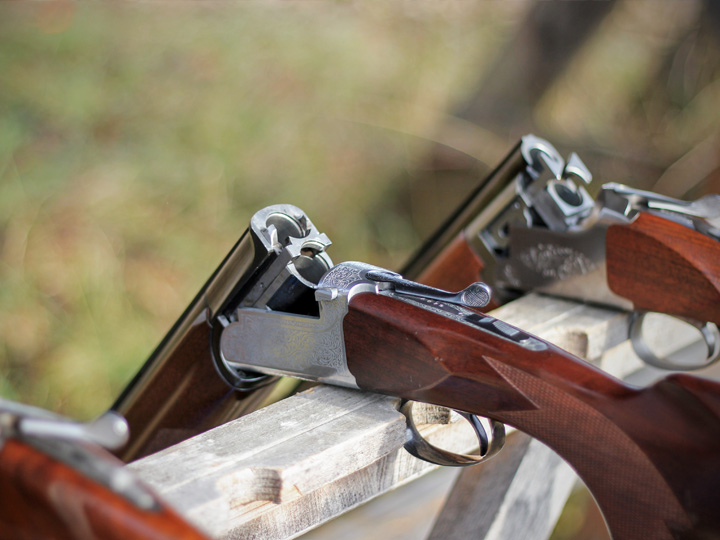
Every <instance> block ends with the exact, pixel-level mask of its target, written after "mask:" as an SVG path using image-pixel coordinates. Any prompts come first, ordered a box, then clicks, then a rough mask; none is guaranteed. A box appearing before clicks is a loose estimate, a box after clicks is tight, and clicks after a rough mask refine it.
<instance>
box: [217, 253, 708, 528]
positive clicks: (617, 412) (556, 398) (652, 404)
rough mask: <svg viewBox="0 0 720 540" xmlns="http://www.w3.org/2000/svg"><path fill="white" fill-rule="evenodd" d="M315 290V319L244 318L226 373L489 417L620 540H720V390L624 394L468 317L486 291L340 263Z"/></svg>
mask: <svg viewBox="0 0 720 540" xmlns="http://www.w3.org/2000/svg"><path fill="white" fill-rule="evenodd" d="M313 293H314V296H315V299H316V302H317V305H318V314H317V315H308V314H296V313H289V312H283V311H278V310H269V309H258V308H252V307H241V308H239V309H237V310H236V311H235V313H233V314H232V315H231V316H229V317H228V319H227V320H226V321H225V326H224V328H223V329H222V330H221V332H220V336H219V338H220V339H219V343H220V353H221V360H222V362H223V363H224V365H225V368H226V369H227V370H228V371H232V370H236V369H237V370H241V371H244V370H254V371H259V372H263V373H266V374H269V375H288V376H293V377H299V378H303V379H308V380H313V381H319V382H324V383H329V384H338V385H342V386H347V387H353V388H360V389H362V390H368V391H372V392H379V393H383V394H388V395H393V396H399V397H401V398H404V399H408V400H416V401H423V402H428V403H433V404H437V405H442V406H446V407H451V408H454V409H457V410H459V411H464V412H467V413H471V414H475V415H481V416H485V417H489V418H492V419H494V420H496V421H499V422H503V423H506V424H509V425H512V426H514V427H516V428H518V429H520V430H521V431H524V432H526V433H528V434H530V435H532V436H533V437H535V438H537V439H538V440H540V441H542V442H544V443H545V444H547V445H548V446H550V447H551V448H552V449H554V450H555V451H556V452H557V453H558V454H559V455H560V456H561V457H563V458H564V459H565V460H566V461H567V462H568V463H569V464H570V465H571V466H572V467H573V468H574V469H575V470H576V471H577V472H578V474H579V475H580V477H581V478H582V479H583V480H584V481H585V483H586V485H587V486H588V488H589V490H590V491H591V493H592V494H593V496H594V497H595V499H596V500H597V502H598V505H599V507H600V509H601V510H602V512H603V515H604V516H605V519H606V521H607V524H608V527H609V529H610V532H611V534H612V536H613V538H614V539H615V540H640V539H647V538H653V539H668V540H669V539H678V538H685V539H690V538H695V539H701V538H716V537H718V536H720V499H718V496H717V492H716V488H717V485H718V483H719V482H720V384H718V383H715V382H711V381H708V380H704V379H701V378H697V377H693V376H690V375H686V374H676V375H671V376H669V377H667V378H665V379H664V380H662V381H660V382H658V383H656V384H655V385H653V386H651V387H648V388H637V387H633V386H630V385H628V384H625V383H623V382H621V381H619V380H617V379H615V378H613V377H611V376H610V375H608V374H607V373H605V372H603V371H602V370H599V369H597V368H595V367H593V366H592V365H590V364H589V363H587V362H586V361H584V360H581V359H579V358H576V357H574V356H572V355H571V354H569V353H567V352H565V351H563V350H561V349H559V348H557V347H555V346H553V345H551V344H550V343H547V342H545V341H543V340H541V339H539V338H537V337H534V336H532V335H530V334H527V333H526V332H524V331H522V330H520V329H518V328H515V327H513V326H510V325H509V324H507V323H504V322H503V321H500V320H497V319H494V318H493V317H490V316H486V315H484V314H481V313H478V312H477V311H476V310H474V309H470V307H476V306H478V305H479V304H482V303H483V301H487V300H489V295H488V292H487V289H485V288H483V287H480V286H475V287H471V288H470V289H466V290H465V291H463V293H461V294H451V293H445V292H443V291H437V290H434V289H431V288H427V287H423V286H420V285H418V284H416V283H412V282H407V281H405V280H403V279H402V278H401V277H400V276H398V275H397V274H394V273H392V272H389V271H387V270H383V269H380V268H377V267H373V266H370V265H366V264H363V263H342V264H339V265H337V266H335V267H333V268H332V269H331V270H329V271H328V272H327V273H326V274H325V275H324V276H323V277H322V278H321V279H320V281H319V283H318V285H317V286H314V287H313ZM488 466H492V465H491V464H490V465H488Z"/></svg>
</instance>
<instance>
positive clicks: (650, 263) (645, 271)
mask: <svg viewBox="0 0 720 540" xmlns="http://www.w3.org/2000/svg"><path fill="white" fill-rule="evenodd" d="M606 238H607V243H606V254H607V275H608V285H609V287H610V289H612V291H613V292H615V293H616V294H619V295H620V296H623V297H625V298H628V299H629V300H631V301H632V302H633V304H634V306H635V309H638V310H642V311H656V312H660V313H668V314H671V315H678V316H681V317H688V318H691V319H695V320H698V321H703V322H704V321H712V322H714V323H716V324H720V265H719V264H718V261H719V260H720V242H717V241H715V240H712V239H711V238H709V237H707V236H705V235H703V234H701V233H699V232H696V231H693V230H691V229H688V228H687V227H683V226H682V225H679V224H677V223H674V222H672V221H669V220H667V219H663V218H661V217H658V216H654V215H652V214H640V215H639V216H638V217H637V219H636V220H635V221H634V222H633V223H631V224H630V225H613V226H611V227H610V228H609V229H608V232H607V237H606Z"/></svg>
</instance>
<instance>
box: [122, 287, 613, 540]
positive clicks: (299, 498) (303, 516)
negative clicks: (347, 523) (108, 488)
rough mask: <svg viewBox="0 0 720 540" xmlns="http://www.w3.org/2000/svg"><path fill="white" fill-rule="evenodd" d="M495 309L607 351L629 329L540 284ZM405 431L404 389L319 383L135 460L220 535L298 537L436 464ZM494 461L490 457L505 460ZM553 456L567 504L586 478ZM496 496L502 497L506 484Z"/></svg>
mask: <svg viewBox="0 0 720 540" xmlns="http://www.w3.org/2000/svg"><path fill="white" fill-rule="evenodd" d="M493 314H494V315H495V316H498V317H500V318H502V319H504V320H506V321H507V322H509V323H511V324H515V325H517V326H521V327H523V328H525V329H527V330H530V331H531V332H533V333H535V334H537V335H540V336H541V337H544V338H546V339H549V340H551V341H554V342H555V343H557V344H559V345H561V346H562V347H564V348H566V349H568V350H570V351H571V352H574V353H575V354H578V355H580V356H586V357H590V358H598V357H600V356H601V354H602V353H603V352H604V351H607V350H609V349H611V348H612V347H614V346H616V345H617V344H619V343H621V342H622V341H624V340H625V339H626V335H627V316H626V315H625V314H623V313H620V312H614V311H609V310H603V309H599V308H595V307H591V306H583V305H578V304H575V303H573V302H567V301H563V300H558V299H554V298H548V297H542V296H539V295H529V296H526V297H524V298H522V299H520V300H518V301H516V302H513V303H511V304H507V305H506V306H503V307H502V308H500V309H498V310H496V311H495V312H494V313H493ZM617 363H619V364H621V363H622V362H617ZM423 432H424V433H425V435H426V437H428V438H429V439H430V440H431V441H437V440H442V441H443V444H445V443H447V442H448V441H449V442H450V444H452V445H455V446H453V448H454V449H455V450H456V451H469V450H470V449H471V448H472V447H473V446H474V441H473V440H472V437H471V436H470V435H469V434H468V432H467V431H466V430H464V429H462V426H460V425H458V424H457V423H450V424H447V425H428V426H425V428H424V431H423ZM404 437H405V434H404V418H403V417H402V416H401V415H400V414H399V413H398V412H397V411H396V410H395V402H394V401H393V400H392V399H389V398H385V397H381V396H376V395H370V394H364V393H360V392H354V391H350V390H345V389H340V388H329V387H318V388H316V389H313V390H312V391H310V392H307V393H303V394H299V395H298V396H294V397H292V398H289V399H287V400H285V401H283V402H280V403H277V404H275V405H272V406H270V407H267V408H266V409H263V410H261V411H258V412H256V413H253V414H252V415H249V416H246V417H244V418H241V419H238V420H236V421H234V422H230V423H229V424H226V425H224V426H221V427H219V428H216V429H214V430H211V431H209V432H207V433H205V434H202V435H200V436H198V437H195V438H193V439H190V440H188V441H186V442H184V443H181V444H179V445H176V446H174V447H172V448H169V449H167V450H165V451H163V452H160V453H158V454H155V455H153V456H149V457H147V458H144V459H142V460H140V461H138V462H135V463H133V464H131V465H130V467H131V468H132V469H133V470H134V471H135V472H137V473H139V474H140V475H141V477H142V478H144V479H145V480H146V481H147V482H148V483H149V484H150V485H152V486H153V487H154V488H155V489H156V490H158V491H159V492H160V493H161V494H162V495H163V496H164V497H165V498H166V500H167V501H168V502H169V503H170V504H172V505H173V506H175V507H176V508H177V509H178V510H179V511H180V512H182V513H183V514H184V515H185V516H186V517H187V518H188V519H190V520H191V521H192V522H193V523H195V524H196V525H197V526H199V527H200V528H203V529H204V530H206V531H208V532H209V533H210V534H211V535H213V536H215V537H218V538H240V537H242V538H263V539H271V538H272V539H275V538H277V539H280V538H293V537H295V536H298V535H300V534H302V533H303V532H304V531H307V530H309V529H311V528H313V527H316V526H317V525H318V524H320V523H322V522H324V521H327V520H329V519H332V518H334V517H335V516H337V515H339V514H341V513H343V512H346V511H347V510H349V509H351V508H354V507H356V506H358V505H360V504H362V503H363V502H365V501H367V500H369V499H372V498H373V497H376V496H377V495H379V494H381V493H384V492H386V491H388V490H390V489H392V488H394V487H397V486H399V485H402V484H404V483H406V482H408V481H409V480H412V479H414V478H416V477H418V476H419V475H421V474H424V473H425V472H427V471H429V470H432V469H433V467H432V466H431V465H429V464H427V463H424V462H422V461H419V460H417V459H415V458H413V457H411V456H410V455H408V454H407V453H406V452H405V451H404V450H403V449H402V444H403V442H404ZM528 448H533V445H530V446H529V447H528ZM543 448H544V447H543ZM542 451H543V450H542V449H540V450H538V451H537V452H531V455H535V454H537V453H538V452H540V453H542ZM544 451H545V453H546V454H547V449H545V450H544ZM526 453H527V451H526ZM501 455H502V453H501ZM524 455H525V454H523V456H524ZM508 456H510V454H509V453H508ZM498 458H499V456H498ZM504 459H509V457H506V458H504ZM533 459H535V458H532V459H531V458H527V460H525V459H521V461H520V465H519V469H518V470H530V471H532V470H533V469H535V470H534V471H533V472H537V470H539V469H538V465H537V461H533ZM543 459H545V461H546V463H548V464H549V463H550V461H549V460H548V458H547V457H545V458H543ZM555 459H556V460H558V459H559V458H557V457H555ZM490 463H491V464H490V465H489V468H492V467H494V466H493V465H492V462H490ZM548 467H549V468H550V469H552V470H553V471H555V472H553V473H552V474H545V475H544V476H543V479H544V480H543V481H551V482H552V483H553V485H555V486H556V487H557V489H556V491H557V493H558V494H555V495H554V496H553V497H550V498H549V499H552V501H553V502H554V503H555V506H557V507H562V503H563V502H564V497H566V496H567V493H566V494H565V495H562V494H560V492H561V491H562V490H563V489H565V490H566V491H567V492H569V489H570V486H571V485H572V482H573V481H574V477H573V476H572V473H571V472H568V470H569V468H568V467H565V466H564V465H557V464H555V465H548ZM486 468H488V467H486ZM498 469H499V467H498ZM565 469H567V470H565ZM516 477H517V478H518V480H517V481H516V482H513V478H516ZM520 478H522V475H519V476H518V475H514V476H512V477H505V478H504V480H503V479H496V480H495V482H496V483H498V482H499V483H500V484H502V483H503V482H504V483H505V486H506V488H507V489H506V490H505V493H507V494H510V495H512V494H513V493H514V494H516V495H512V497H517V493H522V491H523V489H525V488H524V487H523V484H522V482H527V481H530V480H527V479H525V480H519V479H520ZM535 482H538V480H535ZM562 486H567V488H563V487H562ZM510 495H508V497H510ZM489 496H490V497H493V498H495V499H497V495H496V494H495V493H493V494H491V495H489ZM508 497H504V498H500V499H499V500H495V501H494V502H493V503H492V504H504V505H505V507H507V508H508V509H511V508H513V504H518V501H519V500H520V499H513V498H512V497H510V498H508ZM541 498H542V497H541ZM544 498H545V499H548V497H544ZM513 501H515V502H514V503H513ZM485 504H487V502H486V503H485ZM541 506H542V505H541ZM507 512H510V510H507V511H506V512H505V513H506V514H507ZM537 512H538V516H542V515H547V518H543V519H546V521H547V522H553V523H554V519H555V518H556V517H557V516H556V514H557V510H552V511H551V509H550V508H542V507H541V508H539V509H538V510H537ZM543 512H545V514H543ZM488 514H492V512H489V513H488ZM500 514H501V513H497V512H496V513H495V515H494V516H495V517H488V518H487V520H489V521H484V522H483V523H484V524H478V522H477V521H475V523H474V525H472V524H471V525H472V526H474V527H479V526H480V527H485V528H486V529H487V530H488V531H490V532H492V531H495V530H502V531H505V530H506V528H503V527H506V526H505V525H504V526H502V527H501V525H495V524H494V523H496V522H497V523H499V521H497V519H496V518H497V516H498V515H500ZM553 516H554V517H553ZM474 517H475V518H476V517H477V516H474ZM538 519H540V517H539V518H538ZM493 520H495V521H493ZM498 527H500V528H498ZM494 534H497V533H494ZM503 534H504V533H503ZM488 538H490V536H488Z"/></svg>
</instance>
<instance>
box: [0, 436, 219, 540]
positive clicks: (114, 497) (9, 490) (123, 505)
mask: <svg viewBox="0 0 720 540" xmlns="http://www.w3.org/2000/svg"><path fill="white" fill-rule="evenodd" d="M74 444H77V443H74ZM80 450H81V451H84V452H88V453H90V454H97V453H98V452H101V451H100V449H97V448H89V447H87V445H85V448H82V449H80ZM74 451H75V452H76V453H77V452H78V449H77V448H75V449H74ZM92 459H93V457H91V458H90V460H92ZM97 460H98V461H100V462H102V463H103V465H105V466H107V467H118V468H119V467H120V466H121V465H122V464H121V463H120V462H119V461H117V460H115V459H114V458H112V456H110V455H109V454H105V453H104V452H102V455H98V456H97ZM116 461H117V463H114V462H116ZM88 464H89V463H88ZM125 474H130V473H129V472H126V471H125ZM0 501H2V504H0V539H2V540H31V539H32V540H35V539H37V538H43V539H48V540H95V539H97V540H100V539H102V540H126V539H129V538H133V539H139V540H171V539H182V540H207V537H206V536H204V535H203V534H201V533H200V532H198V531H197V530H195V529H194V528H193V527H191V526H190V525H188V524H187V523H186V522H185V521H183V520H182V519H181V518H180V517H179V516H178V515H177V514H175V512H173V511H172V510H170V509H169V508H167V507H165V506H163V505H161V504H160V503H158V502H157V501H156V500H154V501H152V502H153V505H152V507H151V508H143V507H139V506H138V505H137V504H135V503H134V502H132V501H130V500H128V499H127V498H126V497H123V496H121V495H119V494H118V493H116V492H114V491H112V490H111V489H109V488H108V487H106V486H103V485H101V484H99V483H98V482H96V481H95V480H93V479H91V478H89V477H87V476H85V475H84V474H82V473H81V472H79V471H78V470H76V469H75V468H73V467H70V466H69V465H67V464H65V463H63V462H61V461H59V460H58V459H55V458H53V457H51V456H49V455H47V454H45V453H43V452H42V451H40V450H38V449H37V448H35V447H34V446H32V445H30V444H28V443H27V442H24V441H21V440H18V439H13V438H10V439H8V440H6V441H5V442H4V443H3V446H2V450H1V451H0Z"/></svg>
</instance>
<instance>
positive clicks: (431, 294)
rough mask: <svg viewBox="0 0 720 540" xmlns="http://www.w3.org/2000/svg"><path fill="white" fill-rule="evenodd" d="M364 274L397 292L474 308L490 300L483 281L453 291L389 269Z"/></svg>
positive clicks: (482, 305) (487, 289) (488, 291)
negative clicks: (458, 290) (403, 275)
mask: <svg viewBox="0 0 720 540" xmlns="http://www.w3.org/2000/svg"><path fill="white" fill-rule="evenodd" d="M365 276H366V277H367V278H368V279H370V280H372V281H377V282H378V283H381V284H383V285H385V284H386V285H389V286H390V288H392V290H393V291H395V293H397V294H402V295H408V296H419V297H422V298H431V299H434V300H442V301H444V302H450V303H451V304H459V305H461V306H466V307H475V308H481V307H485V306H486V305H488V303H489V302H490V294H491V291H490V287H489V286H487V285H486V284H485V283H479V282H478V283H473V284H471V285H469V286H468V287H466V288H465V289H463V290H462V291H460V292H456V293H453V292H448V291H443V290H441V289H436V288H435V287H428V286H427V285H423V284H421V283H417V282H415V281H410V280H408V279H403V277H402V276H401V275H400V274H396V273H395V272H390V271H389V270H385V271H380V270H370V271H368V272H367V273H366V274H365Z"/></svg>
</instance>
